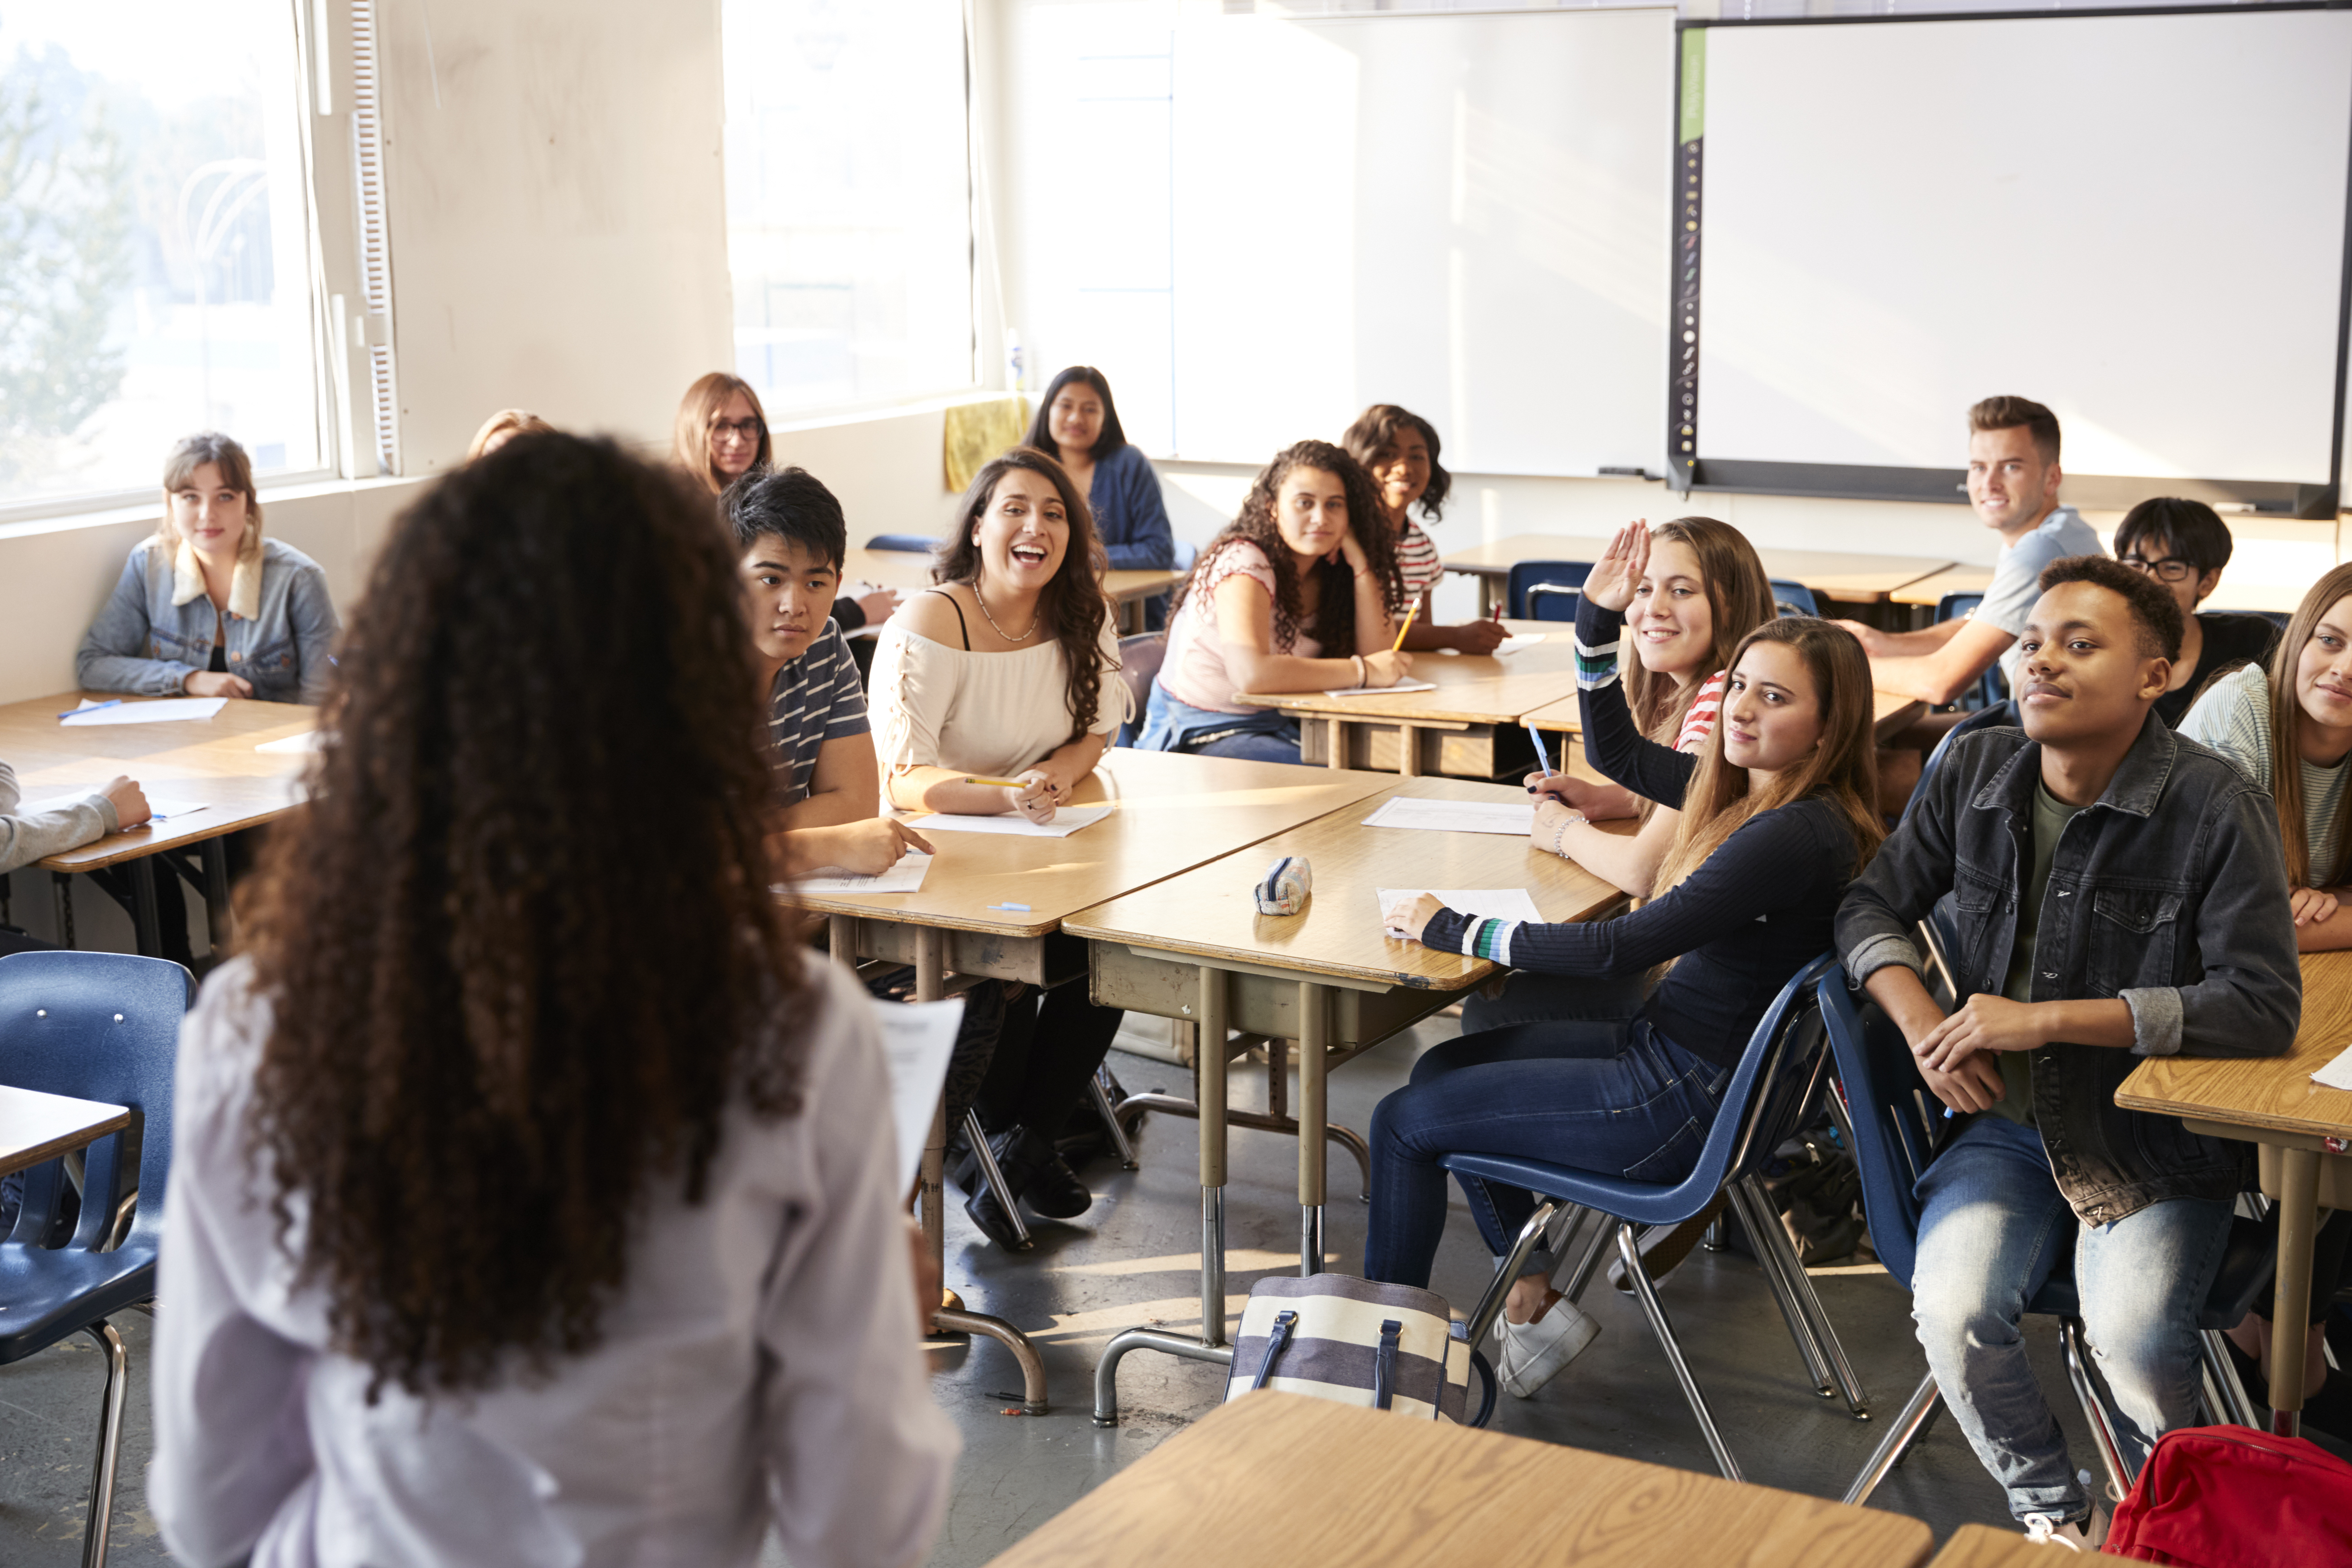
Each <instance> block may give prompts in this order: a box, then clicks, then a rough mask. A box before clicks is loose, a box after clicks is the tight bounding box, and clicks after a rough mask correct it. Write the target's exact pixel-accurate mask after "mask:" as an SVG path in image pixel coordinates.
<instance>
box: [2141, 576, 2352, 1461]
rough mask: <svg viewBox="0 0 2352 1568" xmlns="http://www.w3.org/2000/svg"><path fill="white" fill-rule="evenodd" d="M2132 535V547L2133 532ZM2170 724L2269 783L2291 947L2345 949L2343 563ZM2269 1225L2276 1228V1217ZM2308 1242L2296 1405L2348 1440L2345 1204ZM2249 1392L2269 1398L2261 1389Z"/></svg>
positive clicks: (2348, 737)
mask: <svg viewBox="0 0 2352 1568" xmlns="http://www.w3.org/2000/svg"><path fill="white" fill-rule="evenodd" d="M2119 542H2120V541H2119ZM2137 543H2138V542H2137V541H2135V548H2137ZM2176 543H2177V541H2176ZM2143 569H2144V568H2143ZM2163 586H2165V587H2167V588H2171V587H2172V586H2173V584H2163ZM2339 693H2341V694H2342V695H2339ZM2180 734H2181V737H2182V738H2183V739H2184V740H2190V741H2195V742H2199V743H2200V744H2201V745H2205V746H2209V747H2210V748H2212V749H2213V750H2214V751H2217V752H2221V754H2222V755H2223V756H2225V757H2227V758H2229V759H2230V761H2231V763H2233V764H2235V765H2236V767H2237V769H2238V771H2239V772H2240V773H2242V774H2244V775H2245V776H2246V778H2247V780H2248V781H2249V782H2250V783H2252V784H2254V785H2256V786H2257V787H2258V788H2262V789H2265V790H2268V791H2269V792H2270V795H2271V798H2272V800H2273V802H2274V803H2275V805H2276V808H2277V811H2278V822H2279V839H2280V843H2281V846H2282V847H2284V849H2285V851H2286V867H2287V879H2288V881H2289V883H2290V884H2291V888H2292V893H2293V900H2294V940H2295V946H2296V948H2297V949H2298V950H2300V951H2302V952H2330V951H2334V950H2336V949H2339V948H2346V947H2352V891H2347V889H2346V887H2345V885H2344V884H2345V880H2346V872H2347V868H2352V865H2347V860H2348V859H2352V858H2347V854H2346V849H2347V845H2346V842H2345V839H2346V836H2347V829H2352V811H2347V809H2346V805H2347V801H2346V794H2347V781H2348V780H2352V763H2347V759H2352V563H2347V564H2345V565H2341V566H2337V567H2335V568H2333V569H2332V570H2330V571H2329V572H2328V573H2327V574H2326V575H2324V576H2323V577H2321V578H2320V579H2319V581H2318V582H2316V583H2315V584H2312V585H2311V588H2310V590H2309V591H2308V592H2306V593H2305V595H2304V596H2303V603H2302V604H2300V605H2296V606H2295V612H2294V615H2293V616H2290V617H2289V618H2288V620H2287V625H2286V632H2285V634H2284V636H2283V637H2280V638H2279V643H2278V647H2276V649H2274V650H2273V652H2272V654H2271V659H2270V666H2269V668H2267V669H2265V668H2263V666H2261V665H2259V664H2248V665H2242V666H2240V667H2239V668H2236V669H2233V670H2231V671H2229V672H2227V673H2225V674H2223V675H2221V677H2220V678H2219V679H2214V680H2213V681H2211V682H2210V684H2208V685H2207V686H2206V688H2205V692H2204V695H2203V696H2201V697H2200V698H2198V700H2196V702H2195V703H2194V704H2193V705H2192V706H2191V707H2190V708H2189V712H2188V715H2187V716H2186V717H2185V718H2183V719H2182V720H2181V721H2180ZM2273 1212H2275V1211H2273ZM2268 1223H2269V1224H2270V1225H2272V1226H2273V1227H2274V1226H2276V1224H2277V1221H2276V1220H2275V1219H2274V1218H2273V1219H2272V1220H2271V1221H2269V1222H2268ZM2313 1251H2314V1258H2313V1269H2312V1292H2311V1321H2310V1324H2309V1328H2308V1335H2309V1337H2308V1339H2307V1341H2306V1346H2305V1360H2304V1387H2305V1399H2306V1401H2307V1402H2310V1401H2314V1400H2315V1398H2318V1399H2320V1401H2321V1402H2320V1403H2317V1404H2314V1405H2311V1407H2310V1408H2308V1409H2307V1410H2306V1414H2307V1415H2312V1416H2313V1418H2314V1422H2315V1425H2317V1426H2321V1427H2322V1429H2323V1430H2326V1431H2327V1432H2329V1433H2332V1434H2334V1435H2335V1436H2339V1437H2344V1438H2347V1439H2352V1431H2348V1430H2344V1428H2346V1427H2352V1384H2347V1382H2346V1380H2345V1379H2344V1375H2343V1374H2342V1373H2333V1374H2331V1373H2329V1370H2328V1366H2327V1357H2326V1341H2325V1339H2324V1337H2323V1335H2322V1332H2321V1330H2322V1328H2323V1326H2324V1325H2325V1324H2326V1319H2327V1314H2328V1312H2329V1311H2331V1310H2333V1301H2334V1298H2335V1295H2336V1288H2337V1286H2338V1285H2339V1284H2340V1283H2341V1282H2342V1280H2343V1279H2344V1276H2345V1275H2346V1273H2347V1269H2352V1258H2347V1252H2348V1251H2352V1212H2347V1213H2341V1214H2336V1215H2332V1216H2330V1217H2329V1219H2328V1220H2327V1222H2326V1224H2325V1225H2323V1226H2320V1229H2319V1235H2318V1237H2317V1240H2316V1244H2315V1247H2314V1249H2313ZM2227 1332H2228V1334H2229V1339H2230V1342H2231V1344H2232V1345H2233V1346H2235V1347H2236V1348H2237V1350H2238V1351H2239V1352H2240V1353H2241V1354H2242V1355H2246V1356H2252V1357H2256V1358H2258V1359H2259V1362H2260V1365H2259V1366H2257V1367H2252V1368H2251V1369H2250V1368H2249V1366H2248V1365H2247V1364H2246V1363H2244V1362H2240V1363H2239V1372H2240V1373H2241V1374H2242V1375H2244V1376H2245V1377H2246V1378H2247V1381H2248V1383H2249V1384H2250V1386H2255V1387H2263V1388H2265V1390H2266V1388H2267V1385H2266V1384H2264V1383H2263V1374H2264V1373H2267V1371H2268V1370H2269V1367H2270V1356H2271V1332H2272V1323H2271V1320H2270V1319H2269V1318H2268V1317H2267V1316H2265V1315H2263V1313H2261V1312H2259V1311H2256V1312H2251V1313H2249V1314H2247V1316H2246V1317H2245V1318H2244V1319H2243V1320H2242V1321H2240V1322H2239V1323H2237V1324H2236V1325H2234V1326H2233V1327H2231V1329H2229V1330H2228V1331H2227ZM2322 1396H2324V1398H2323V1397H2322ZM2258 1397H2261V1398H2263V1399H2267V1397H2268V1394H2267V1392H2265V1393H2264V1394H2262V1395H2259V1396H2258Z"/></svg>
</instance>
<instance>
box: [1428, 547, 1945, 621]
mask: <svg viewBox="0 0 2352 1568" xmlns="http://www.w3.org/2000/svg"><path fill="white" fill-rule="evenodd" d="M1608 548H1609V542H1608V541H1607V540H1606V539H1584V538H1577V537H1570V536H1564V535H1558V534H1549V533H1520V534H1514V535H1512V536H1511V537H1510V538H1508V539H1498V540H1496V542H1494V543H1492V544H1476V545H1472V546H1471V547H1470V548H1469V549H1467V550H1457V551H1454V552H1452V553H1450V554H1448V555H1447V556H1446V557H1445V569H1446V570H1447V571H1448V572H1468V573H1473V574H1477V575H1480V576H1486V577H1501V576H1507V575H1508V574H1509V573H1510V570H1511V568H1512V567H1513V566H1515V565H1517V563H1520V562H1522V561H1598V560H1600V559H1601V555H1602V554H1603V553H1604V552H1606V551H1607V550H1608ZM1756 553H1757V555H1758V556H1759V557H1760V558H1761V559H1762V561H1763V563H1764V570H1765V571H1766V572H1767V573H1768V574H1770V575H1772V576H1774V577H1777V578H1780V579H1781V580H1782V581H1785V582H1794V583H1802V584H1805V586H1807V587H1808V588H1811V589H1812V590H1813V591H1814V592H1815V593H1817V594H1825V595H1829V596H1830V597H1831V598H1833V599H1847V600H1855V599H1862V600H1870V599H1884V598H1886V597H1887V596H1888V595H1891V594H1893V593H1895V591H1896V590H1897V589H1900V588H1903V587H1905V586H1906V585H1907V584H1912V583H1916V582H1917V581H1919V580H1920V579H1921V578H1924V577H1927V576H1928V575H1930V574H1934V573H1938V572H1942V571H1944V570H1946V569H1947V568H1948V567H1950V566H1951V564H1952V563H1950V562H1948V561H1938V560H1935V559H1932V558H1930V557H1927V556H1919V555H1864V554H1860V553H1857V552H1853V551H1846V550H1790V549H1784V548H1782V547H1781V546H1780V545H1777V544H1775V545H1764V544H1759V545H1758V546H1757V547H1756ZM1956 591H1957V590H1956ZM1928 603H1930V604H1932V603H1934V601H1933V600H1932V599H1931V600H1929V601H1928Z"/></svg>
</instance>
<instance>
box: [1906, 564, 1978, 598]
mask: <svg viewBox="0 0 2352 1568" xmlns="http://www.w3.org/2000/svg"><path fill="white" fill-rule="evenodd" d="M1991 586H1992V568H1991V567H1990V566H1947V567H1945V568H1944V569H1943V570H1942V571H1941V572H1937V573H1933V574H1929V575H1928V576H1925V577H1922V578H1919V579H1918V580H1917V581H1916V582H1911V583H1906V584H1903V586H1901V587H1900V588H1897V589H1895V603H1896V604H1898V605H1937V604H1940V603H1942V602H1943V598H1944V595H1947V594H1981V593H1983V592H1984V591H1985V590H1986V589H1987V588H1990V587H1991Z"/></svg>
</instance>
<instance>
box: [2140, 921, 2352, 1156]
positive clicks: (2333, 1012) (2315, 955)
mask: <svg viewBox="0 0 2352 1568" xmlns="http://www.w3.org/2000/svg"><path fill="white" fill-rule="evenodd" d="M2347 1046H2352V952H2306V953H2305V954H2304V955H2303V1026H2302V1027H2301V1028H2299V1029H2297V1030H2296V1031H2295V1036H2294V1049H2293V1050H2292V1051H2290V1052H2288V1053H2287V1054H2286V1055H2285V1056H2283V1057H2245V1058H2235V1059H2226V1060H2225V1059H2221V1058H2213V1057H2150V1058H2147V1060H2146V1061H2143V1062H2141V1063H2140V1064H2139V1066H2138V1067H2137V1068H2134V1069H2133V1071H2132V1075H2131V1077H2129V1078H2127V1079H2124V1084H2123V1087H2122V1088H2121V1089H2117V1090H2116V1104H2117V1105H2120V1106H2122V1107H2123V1108H2124V1109H2125V1110H2154V1111H2161V1112H2163V1113H2165V1114H2167V1115H2170V1116H2191V1117H2197V1118H2200V1119H2201V1120H2203V1121H2223V1122H2228V1123H2230V1124H2231V1125H2233V1126H2238V1127H2244V1128H2247V1129H2250V1130H2252V1129H2264V1130H2268V1131H2275V1132H2300V1133H2303V1134H2305V1135H2306V1136H2310V1137H2315V1138H2330V1137H2332V1138H2352V1092H2347V1090H2344V1089H2323V1088H2322V1087H2320V1086H2319V1085H2318V1084H2315V1083H2314V1082H2312V1081H2311V1074H2312V1071H2313V1069H2314V1068H2320V1067H2324V1066H2326V1064H2327V1063H2328V1062H2329V1061H2332V1060H2333V1059H2335V1058H2336V1056H2338V1055H2340V1054H2341V1053H2342V1052H2343V1050H2344V1049H2345V1047H2347Z"/></svg>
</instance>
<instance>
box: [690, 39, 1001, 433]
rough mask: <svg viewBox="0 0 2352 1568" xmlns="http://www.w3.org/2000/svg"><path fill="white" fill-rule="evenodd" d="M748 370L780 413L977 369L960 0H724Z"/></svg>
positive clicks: (738, 357)
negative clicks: (885, 1) (882, 1)
mask: <svg viewBox="0 0 2352 1568" xmlns="http://www.w3.org/2000/svg"><path fill="white" fill-rule="evenodd" d="M719 26H720V34H721V37H722V39H723V41H724V48H725V57H726V79H727V249H728V261H729V266H730V269H731V271H732V272H733V274H734V282H735V369H736V373H737V374H740V375H741V376H742V377H743V379H744V380H746V381H749V382H750V383H751V384H752V385H754V386H756V387H758V388H759V389H760V397H761V402H763V403H764V404H765V405H767V407H768V409H769V412H770V414H771V416H773V415H775V414H776V413H778V412H780V411H782V410H788V409H814V408H822V407H825V406H830V405H844V404H856V403H869V402H876V401H880V400H883V399H887V398H897V397H909V396H919V395H925V394H929V393H939V392H949V391H954V390H958V389H961V388H963V387H968V386H971V385H972V384H973V383H974V379H975V377H974V374H973V366H974V349H973V340H972V298H971V296H972V272H971V265H972V263H971V248H972V240H971V168H970V151H969V136H970V127H969V124H968V116H969V103H968V93H967V89H966V81H965V70H964V29H963V8H962V5H961V0H894V3H893V4H891V5H860V4H856V3H855V0H722V4H721V6H720V10H719Z"/></svg>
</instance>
